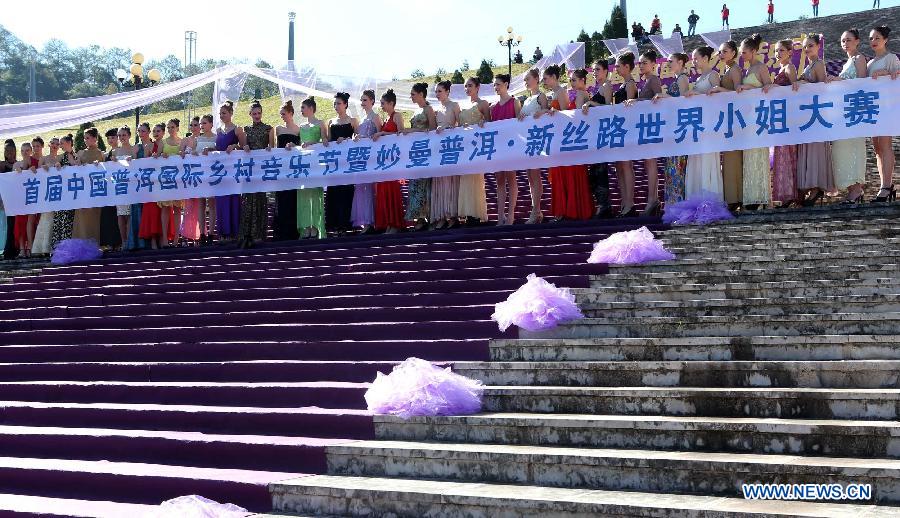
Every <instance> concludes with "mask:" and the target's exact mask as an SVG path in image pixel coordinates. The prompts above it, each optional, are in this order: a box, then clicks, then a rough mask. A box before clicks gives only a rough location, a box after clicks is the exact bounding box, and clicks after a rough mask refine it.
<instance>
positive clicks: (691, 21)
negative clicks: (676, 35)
mask: <svg viewBox="0 0 900 518" xmlns="http://www.w3.org/2000/svg"><path fill="white" fill-rule="evenodd" d="M698 21H700V17H699V16H698V15H697V13H695V12H694V10H693V9H691V15H690V16H688V36H693V35H694V34H697V22H698Z"/></svg>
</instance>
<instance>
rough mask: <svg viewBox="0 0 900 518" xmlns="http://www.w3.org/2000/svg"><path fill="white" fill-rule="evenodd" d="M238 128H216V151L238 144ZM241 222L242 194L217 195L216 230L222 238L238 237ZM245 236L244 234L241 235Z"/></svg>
mask: <svg viewBox="0 0 900 518" xmlns="http://www.w3.org/2000/svg"><path fill="white" fill-rule="evenodd" d="M238 144H239V142H238V138H237V128H236V127H235V128H231V129H230V130H228V131H222V129H221V128H219V129H217V130H216V151H226V150H227V149H228V146H236V145H238ZM240 222H241V195H240V194H226V195H224V196H216V231H217V232H218V233H219V237H221V238H234V237H237V234H238V227H239V226H240ZM241 237H243V236H241Z"/></svg>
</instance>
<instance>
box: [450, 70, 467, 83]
mask: <svg viewBox="0 0 900 518" xmlns="http://www.w3.org/2000/svg"><path fill="white" fill-rule="evenodd" d="M450 82H451V83H453V84H455V85H461V84H465V82H466V78H465V77H463V75H462V72H460V71H459V69H456V70H454V71H453V77H452V78H451V79H450Z"/></svg>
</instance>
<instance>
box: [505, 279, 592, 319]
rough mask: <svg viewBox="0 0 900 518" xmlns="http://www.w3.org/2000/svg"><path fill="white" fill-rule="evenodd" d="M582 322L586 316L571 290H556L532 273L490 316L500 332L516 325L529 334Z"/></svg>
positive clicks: (553, 286)
mask: <svg viewBox="0 0 900 518" xmlns="http://www.w3.org/2000/svg"><path fill="white" fill-rule="evenodd" d="M579 318H584V315H583V314H582V313H581V310H580V309H578V305H577V304H575V295H572V292H570V291H569V290H568V288H557V287H556V286H555V285H554V284H552V283H549V282H547V281H545V280H544V279H542V278H540V277H538V276H537V275H535V274H533V273H532V274H531V275H529V276H528V282H526V283H525V284H524V285H522V287H521V288H519V289H517V290H516V291H514V292H513V293H512V294H510V296H509V298H507V299H506V300H505V301H503V302H500V303H498V304H497V305H496V306H494V314H493V315H491V320H493V321H495V322H497V324H498V325H499V326H500V330H501V331H506V330H507V329H508V328H509V326H511V325H513V324H515V325H516V326H519V327H521V328H522V329H526V330H528V331H540V330H543V329H551V328H553V327H556V326H557V325H559V324H560V323H563V322H568V321H570V320H577V319H579Z"/></svg>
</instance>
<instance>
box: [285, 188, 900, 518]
mask: <svg viewBox="0 0 900 518" xmlns="http://www.w3.org/2000/svg"><path fill="white" fill-rule="evenodd" d="M658 236H660V237H662V238H663V239H664V240H665V241H666V243H667V246H668V247H669V248H670V249H671V250H673V251H674V252H675V253H676V254H677V255H678V260H676V261H671V262H665V263H658V264H648V265H643V266H611V267H610V272H609V274H608V275H601V276H592V277H591V283H590V286H589V287H585V288H578V289H576V290H575V292H576V293H577V297H578V301H579V304H580V306H581V307H582V308H583V310H584V311H585V313H586V315H587V318H586V319H584V320H582V321H577V322H573V323H570V324H568V325H564V326H561V327H559V328H557V329H554V330H551V331H546V332H541V333H528V332H524V331H520V332H519V333H518V337H516V338H509V337H504V338H500V339H494V340H492V341H491V343H490V361H457V362H455V363H454V364H453V367H454V370H456V371H457V372H459V373H461V374H465V375H467V376H471V377H474V378H478V379H481V380H483V381H484V382H485V383H486V384H487V385H489V387H488V388H487V390H486V393H485V412H484V413H482V414H479V415H473V416H461V417H439V418H424V417H418V418H412V419H408V420H403V419H399V418H395V417H390V416H378V417H376V418H375V439H374V440H371V439H370V440H361V441H350V442H344V443H341V444H335V445H330V446H327V447H326V448H325V455H326V462H327V467H328V469H327V474H325V475H316V476H310V477H304V478H300V479H295V480H289V481H282V482H279V483H275V484H271V486H270V488H271V492H272V496H273V508H274V512H275V513H276V514H278V515H281V516H283V515H288V516H391V517H401V516H402V517H421V516H441V517H495V516H509V517H513V516H535V517H537V516H542V517H543V516H552V517H576V516H667V517H668V516H834V517H838V516H840V517H845V516H898V515H900V375H898V372H900V370H898V367H900V341H898V336H900V299H898V297H900V253H898V252H900V204H894V205H892V206H881V207H877V206H873V205H867V206H864V207H861V208H860V207H854V208H852V210H851V209H846V208H837V207H832V208H817V209H812V210H798V211H781V212H775V211H761V212H759V213H756V214H753V215H748V216H744V217H741V218H739V220H737V221H736V222H733V223H730V224H722V225H715V226H709V227H705V228H676V229H672V230H667V231H664V232H661V233H658ZM754 482H759V483H797V484H801V483H838V484H844V485H846V484H850V483H863V484H871V485H872V496H873V498H872V499H871V500H869V501H863V502H859V501H857V502H854V501H830V502H799V501H768V502H767V501H751V500H744V499H743V498H742V497H741V493H740V487H741V484H742V483H754ZM279 513H280V514H279Z"/></svg>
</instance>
